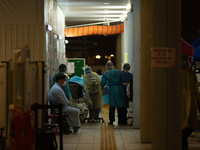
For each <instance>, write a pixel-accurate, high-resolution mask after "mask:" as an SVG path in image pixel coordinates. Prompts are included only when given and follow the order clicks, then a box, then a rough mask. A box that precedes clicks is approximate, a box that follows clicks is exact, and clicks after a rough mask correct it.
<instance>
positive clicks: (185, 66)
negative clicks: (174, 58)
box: [182, 61, 188, 69]
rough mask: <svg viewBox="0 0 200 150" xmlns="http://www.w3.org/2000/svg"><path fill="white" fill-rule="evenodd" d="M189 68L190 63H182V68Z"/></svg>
mask: <svg viewBox="0 0 200 150" xmlns="http://www.w3.org/2000/svg"><path fill="white" fill-rule="evenodd" d="M187 66H188V62H187V61H184V62H182V68H183V69H186V68H187Z"/></svg>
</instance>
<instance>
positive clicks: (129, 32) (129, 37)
mask: <svg viewBox="0 0 200 150" xmlns="http://www.w3.org/2000/svg"><path fill="white" fill-rule="evenodd" d="M125 30H126V44H127V46H126V49H125V58H126V57H128V63H129V64H130V65H131V69H130V72H131V73H133V66H132V62H133V45H134V41H133V35H134V34H133V33H134V31H133V12H129V13H128V20H127V22H126V29H125ZM126 53H127V54H126ZM126 59H127V58H126ZM125 61H126V60H125Z"/></svg>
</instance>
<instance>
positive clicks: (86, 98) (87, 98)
mask: <svg viewBox="0 0 200 150" xmlns="http://www.w3.org/2000/svg"><path fill="white" fill-rule="evenodd" d="M84 102H85V104H86V105H88V107H90V106H92V105H93V103H92V101H91V99H90V94H89V90H87V91H86V92H85V95H84Z"/></svg>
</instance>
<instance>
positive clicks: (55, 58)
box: [44, 0, 65, 95]
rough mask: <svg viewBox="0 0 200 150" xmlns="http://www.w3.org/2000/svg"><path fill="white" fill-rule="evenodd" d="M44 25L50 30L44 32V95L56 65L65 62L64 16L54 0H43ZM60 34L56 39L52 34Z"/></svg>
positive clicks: (48, 88) (47, 90) (56, 69)
mask: <svg viewBox="0 0 200 150" xmlns="http://www.w3.org/2000/svg"><path fill="white" fill-rule="evenodd" d="M44 8H45V11H44V14H45V18H44V22H45V25H51V26H52V28H53V30H52V31H45V32H46V40H45V41H46V50H45V51H46V61H45V65H46V84H45V86H46V95H47V94H48V92H49V90H50V88H51V86H52V84H53V82H52V78H53V76H54V75H55V74H56V73H57V71H58V66H59V65H60V64H61V63H65V45H64V40H65V36H64V27H65V16H64V13H63V12H62V10H61V9H60V7H59V6H58V5H57V3H56V1H55V0H45V5H44ZM55 35H61V36H62V39H60V40H58V39H56V38H55V37H54V36H55Z"/></svg>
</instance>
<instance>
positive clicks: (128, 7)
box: [126, 3, 131, 11]
mask: <svg viewBox="0 0 200 150" xmlns="http://www.w3.org/2000/svg"><path fill="white" fill-rule="evenodd" d="M126 10H128V11H131V4H130V3H129V4H128V5H127V7H126Z"/></svg>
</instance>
